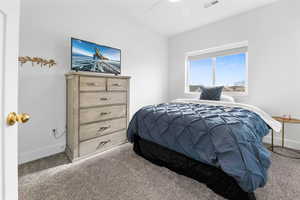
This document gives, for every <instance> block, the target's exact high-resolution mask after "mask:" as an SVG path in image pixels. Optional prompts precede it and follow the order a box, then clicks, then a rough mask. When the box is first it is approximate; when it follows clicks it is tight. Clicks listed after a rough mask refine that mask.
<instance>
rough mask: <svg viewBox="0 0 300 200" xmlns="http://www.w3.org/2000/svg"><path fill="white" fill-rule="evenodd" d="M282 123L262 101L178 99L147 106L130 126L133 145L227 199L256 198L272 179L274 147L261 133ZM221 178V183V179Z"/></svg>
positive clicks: (129, 135) (128, 133)
mask: <svg viewBox="0 0 300 200" xmlns="http://www.w3.org/2000/svg"><path fill="white" fill-rule="evenodd" d="M270 128H272V129H274V130H275V131H279V130H280V129H281V124H280V123H278V122H277V121H275V120H273V119H272V118H271V117H270V116H269V115H268V114H267V113H265V112H263V111H262V110H260V109H259V108H257V107H254V106H250V105H246V104H238V103H233V102H221V101H203V100H189V99H178V100H175V101H173V102H171V103H164V104H159V105H151V106H145V107H143V108H141V109H140V110H139V111H138V112H136V113H135V115H134V116H133V118H132V120H131V122H130V124H129V128H128V131H127V137H128V140H129V141H130V142H132V143H134V151H135V152H136V153H137V154H138V155H140V156H143V157H144V158H146V159H147V160H149V161H151V162H153V163H155V164H157V165H160V166H165V167H167V168H169V169H171V170H173V171H176V172H178V173H180V174H183V175H186V176H188V177H191V178H194V179H196V180H198V181H199V182H202V183H205V184H206V185H207V186H208V187H209V188H210V189H212V190H213V191H215V192H216V193H218V194H220V195H222V196H223V197H225V198H227V199H232V200H235V199H249V200H253V199H255V195H254V191H255V190H256V189H257V188H259V187H263V186H264V185H265V184H266V182H267V170H268V168H269V166H270V164H271V162H270V152H269V151H268V150H267V149H266V148H265V147H264V145H263V143H262V139H263V137H264V136H266V135H267V134H268V133H269V129H270ZM220 183H222V184H220Z"/></svg>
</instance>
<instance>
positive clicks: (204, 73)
mask: <svg viewBox="0 0 300 200" xmlns="http://www.w3.org/2000/svg"><path fill="white" fill-rule="evenodd" d="M189 76H190V77H189V80H190V85H205V86H212V84H213V81H212V78H213V72H212V59H211V58H208V59H203V60H191V61H190V73H189ZM215 78H216V85H224V86H245V81H246V54H245V53H241V54H236V55H228V56H221V57H217V59H216V74H215Z"/></svg>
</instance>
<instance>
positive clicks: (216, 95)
mask: <svg viewBox="0 0 300 200" xmlns="http://www.w3.org/2000/svg"><path fill="white" fill-rule="evenodd" d="M223 88H224V86H218V87H205V86H200V89H201V91H202V92H201V95H200V99H201V100H212V101H220V98H221V94H222V91H223Z"/></svg>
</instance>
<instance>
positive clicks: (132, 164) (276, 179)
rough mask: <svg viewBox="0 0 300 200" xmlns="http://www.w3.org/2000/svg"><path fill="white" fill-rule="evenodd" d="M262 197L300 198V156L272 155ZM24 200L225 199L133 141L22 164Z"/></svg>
mask: <svg viewBox="0 0 300 200" xmlns="http://www.w3.org/2000/svg"><path fill="white" fill-rule="evenodd" d="M272 162H273V163H272V166H271V169H270V171H269V181H268V184H267V185H266V186H265V187H264V188H261V189H259V190H257V191H256V196H257V199H258V200H297V199H300V160H292V159H288V158H284V157H281V156H279V155H276V154H273V155H272ZM19 199H20V200H118V199H120V200H222V199H223V198H222V197H220V196H218V195H216V194H214V193H213V192H212V191H210V190H209V189H208V188H207V187H206V186H205V185H203V184H201V183H198V182H197V181H195V180H192V179H189V178H186V177H184V176H181V175H178V174H176V173H174V172H172V171H170V170H168V169H166V168H161V167H158V166H155V165H153V164H151V163H149V162H148V161H146V160H144V159H143V158H140V157H138V156H137V155H135V153H134V152H133V151H132V146H131V145H130V144H126V145H123V146H122V147H120V148H118V149H115V150H113V151H109V152H106V153H104V154H101V155H99V156H97V157H94V158H91V159H88V160H84V161H81V162H78V163H75V164H71V163H69V162H68V160H67V158H66V156H65V155H64V154H57V155H54V156H51V157H48V158H45V159H41V160H38V161H34V162H31V163H27V164H24V165H21V166H20V167H19Z"/></svg>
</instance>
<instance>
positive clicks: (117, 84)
mask: <svg viewBox="0 0 300 200" xmlns="http://www.w3.org/2000/svg"><path fill="white" fill-rule="evenodd" d="M112 85H113V86H117V87H120V86H121V84H119V83H114V84H112Z"/></svg>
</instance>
